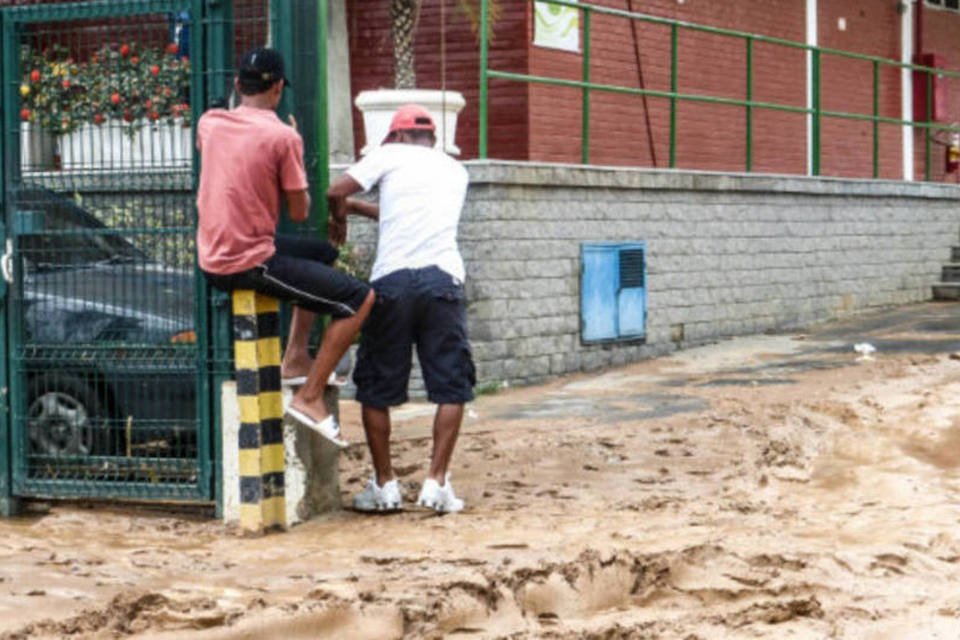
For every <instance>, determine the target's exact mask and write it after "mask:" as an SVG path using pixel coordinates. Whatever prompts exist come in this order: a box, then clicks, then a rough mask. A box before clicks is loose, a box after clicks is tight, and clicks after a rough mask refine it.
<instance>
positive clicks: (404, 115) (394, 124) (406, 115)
mask: <svg viewBox="0 0 960 640" xmlns="http://www.w3.org/2000/svg"><path fill="white" fill-rule="evenodd" d="M436 129H437V126H436V125H435V124H433V118H431V117H430V112H429V111H427V110H426V109H424V108H423V107H421V106H420V105H418V104H405V105H403V106H401V107H399V108H398V109H397V112H396V113H394V114H393V119H392V120H391V121H390V131H389V132H388V133H387V137H386V138H384V139H383V142H385V143H386V142H390V141H391V140H392V139H393V136H394V134H395V133H397V132H398V131H409V130H420V131H436Z"/></svg>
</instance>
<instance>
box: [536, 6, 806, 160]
mask: <svg viewBox="0 0 960 640" xmlns="http://www.w3.org/2000/svg"><path fill="white" fill-rule="evenodd" d="M595 4H599V5H602V6H606V7H611V8H617V9H622V10H630V9H632V10H634V11H636V12H639V11H642V12H643V13H645V14H648V15H654V16H659V17H666V18H676V19H679V20H685V21H690V22H698V23H702V24H707V25H711V26H718V27H723V28H728V29H737V30H745V31H752V32H758V33H763V34H766V35H770V36H776V37H780V38H786V39H790V40H803V38H804V34H805V31H804V15H803V8H802V6H798V3H796V2H794V1H792V0H746V1H742V2H739V3H736V4H735V3H717V2H714V3H700V2H690V3H688V4H678V3H677V2H676V0H647V1H643V2H641V1H640V0H633V1H631V0H600V1H599V2H596V3H595ZM632 30H633V32H632ZM591 31H592V34H593V36H592V38H593V44H592V46H591V54H592V56H591V58H592V59H591V76H592V80H593V81H594V82H600V83H607V84H615V85H621V86H628V87H640V86H641V74H642V80H643V83H644V85H645V87H646V88H647V89H654V90H660V91H669V90H670V28H669V27H666V26H663V25H657V24H650V23H645V22H635V23H633V24H632V25H631V22H630V21H628V20H626V19H624V18H619V17H614V16H603V15H595V16H594V18H593V25H592V29H591ZM634 32H635V33H634ZM634 38H636V40H634ZM745 51H746V45H745V44H744V42H743V40H740V39H734V38H729V37H723V36H718V35H714V34H708V33H703V32H697V31H691V30H687V29H681V30H680V31H679V38H678V52H679V53H678V90H679V92H681V93H688V94H704V95H712V96H718V97H725V98H730V99H737V100H742V99H744V98H746V73H745V71H746V53H745ZM753 59H754V76H753V87H754V99H756V100H765V101H769V102H781V103H785V104H790V105H794V106H798V107H802V106H803V105H804V103H805V95H804V90H803V86H804V85H803V78H804V73H805V66H804V58H803V55H802V53H801V52H799V51H797V50H791V49H788V48H784V47H780V46H773V45H769V44H756V45H755V48H754V56H753ZM638 60H639V63H638ZM530 67H531V73H532V74H534V75H552V74H554V73H558V72H560V73H565V74H566V77H571V78H579V77H580V56H579V54H572V53H567V52H562V51H554V50H550V49H545V48H540V47H532V48H531V64H530ZM577 93H578V92H577V91H576V90H571V89H557V88H552V87H543V86H540V87H536V88H534V89H533V90H531V109H532V110H533V111H535V112H537V113H538V114H539V115H538V116H537V118H536V119H532V121H531V132H530V137H531V143H530V155H531V158H532V159H538V160H555V161H566V162H573V161H577V160H578V159H579V153H580V140H579V131H580V124H579V123H580V118H581V109H580V101H579V99H578V96H577ZM592 95H593V97H592V100H591V114H590V124H591V145H590V160H591V162H593V163H596V164H616V165H639V166H658V167H666V166H668V165H669V155H670V103H669V100H667V99H664V98H659V97H650V96H648V97H647V99H646V101H644V100H643V98H641V97H639V96H627V95H622V94H613V93H599V92H597V93H593V94H592ZM540 112H543V113H540ZM676 123H677V127H676V166H677V167H682V168H692V169H718V170H742V169H745V168H746V160H747V158H746V137H747V130H746V110H745V109H744V108H743V107H738V106H730V105H717V104H707V103H701V102H691V101H680V102H679V103H678V106H677V119H676ZM753 123H754V124H753V139H754V143H755V145H756V148H755V150H754V157H753V170H754V171H781V172H801V171H803V170H804V168H805V166H806V139H805V135H804V131H805V124H804V118H803V116H802V115H797V114H790V113H783V112H777V111H770V110H755V111H754V114H753ZM558 130H563V131H569V132H570V133H569V134H567V135H564V136H562V137H558V136H557V135H555V132H556V131H558Z"/></svg>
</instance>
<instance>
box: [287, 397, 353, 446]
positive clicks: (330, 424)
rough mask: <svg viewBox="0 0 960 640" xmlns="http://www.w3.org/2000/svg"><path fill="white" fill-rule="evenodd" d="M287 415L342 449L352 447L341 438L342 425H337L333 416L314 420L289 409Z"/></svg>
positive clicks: (300, 412)
mask: <svg viewBox="0 0 960 640" xmlns="http://www.w3.org/2000/svg"><path fill="white" fill-rule="evenodd" d="M287 415H288V416H290V417H291V418H293V419H294V420H296V421H297V422H299V423H300V424H302V425H303V426H305V427H307V428H308V429H311V430H313V431H316V432H317V433H319V434H320V435H321V436H323V437H324V438H326V439H327V440H329V441H330V442H332V443H333V444H335V445H337V446H338V447H340V448H341V449H346V448H347V447H348V446H350V443H349V442H347V441H346V440H343V439H341V438H340V425H339V424H337V419H336V418H334V417H333V414H330V415H328V416H327V417H326V418H324V419H323V420H314V419H313V418H311V417H310V416H308V415H307V414H305V413H303V412H302V411H299V410H297V409H294V408H293V407H287Z"/></svg>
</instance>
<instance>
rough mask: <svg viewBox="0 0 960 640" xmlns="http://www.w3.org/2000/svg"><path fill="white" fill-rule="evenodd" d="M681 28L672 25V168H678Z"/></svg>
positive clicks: (675, 24) (674, 24)
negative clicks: (678, 91)
mask: <svg viewBox="0 0 960 640" xmlns="http://www.w3.org/2000/svg"><path fill="white" fill-rule="evenodd" d="M679 46H680V42H679V28H678V27H677V23H673V24H671V25H670V165H669V166H670V168H671V169H674V168H676V166H677V89H678V88H679V87H680V82H679V80H678V78H677V74H678V73H679V72H680V68H679Z"/></svg>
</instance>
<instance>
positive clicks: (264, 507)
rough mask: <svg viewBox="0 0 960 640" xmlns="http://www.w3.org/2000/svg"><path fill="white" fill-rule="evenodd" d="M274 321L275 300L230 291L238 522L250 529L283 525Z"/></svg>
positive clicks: (280, 416) (277, 346)
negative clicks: (237, 439) (237, 438)
mask: <svg viewBox="0 0 960 640" xmlns="http://www.w3.org/2000/svg"><path fill="white" fill-rule="evenodd" d="M279 324H280V323H279V305H278V304H277V301H276V299H274V298H271V297H270V296H265V295H263V294H260V293H257V292H255V291H250V290H247V289H241V290H236V291H234V292H233V354H234V362H235V367H236V375H237V400H238V402H239V405H240V526H241V527H242V528H243V529H244V530H245V531H248V532H254V533H262V532H263V531H264V529H267V528H269V527H273V526H281V527H285V526H286V505H285V504H284V487H283V484H284V472H285V462H284V454H283V396H282V395H281V392H280V332H279V329H280V326H279Z"/></svg>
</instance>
